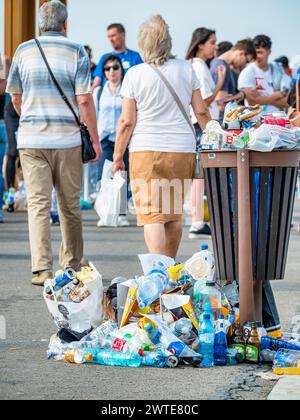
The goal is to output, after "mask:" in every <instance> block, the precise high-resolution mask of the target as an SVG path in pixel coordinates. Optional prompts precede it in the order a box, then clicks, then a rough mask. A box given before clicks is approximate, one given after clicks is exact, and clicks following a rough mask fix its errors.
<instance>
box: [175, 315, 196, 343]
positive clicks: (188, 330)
mask: <svg viewBox="0 0 300 420" xmlns="http://www.w3.org/2000/svg"><path fill="white" fill-rule="evenodd" d="M193 328H194V326H193V323H192V321H191V320H190V319H188V318H181V319H179V320H178V321H176V322H175V323H174V324H173V325H172V332H173V334H174V335H175V336H176V337H178V338H180V339H181V340H182V341H183V342H184V343H186V344H187V343H190V342H191V341H193V340H195V339H196V338H197V336H196V334H195V333H194V332H193Z"/></svg>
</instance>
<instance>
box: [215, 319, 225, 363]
mask: <svg viewBox="0 0 300 420" xmlns="http://www.w3.org/2000/svg"><path fill="white" fill-rule="evenodd" d="M227 349H228V346H227V335H226V331H225V318H224V316H223V315H221V316H220V318H219V321H218V325H217V328H216V334H215V344H214V360H215V365H216V366H226V364H227Z"/></svg>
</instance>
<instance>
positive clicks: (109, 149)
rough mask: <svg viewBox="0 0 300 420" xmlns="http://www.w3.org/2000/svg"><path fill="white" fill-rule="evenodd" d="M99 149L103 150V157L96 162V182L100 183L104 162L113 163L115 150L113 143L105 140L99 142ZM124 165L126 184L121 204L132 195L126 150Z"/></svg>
mask: <svg viewBox="0 0 300 420" xmlns="http://www.w3.org/2000/svg"><path fill="white" fill-rule="evenodd" d="M101 147H102V150H103V155H102V157H101V159H100V160H99V162H98V181H100V180H101V179H102V173H103V168H104V163H105V161H106V160H110V161H111V162H113V160H114V158H113V156H114V149H115V143H114V142H112V141H110V140H108V139H107V138H106V139H104V140H102V141H101ZM124 163H125V170H126V172H127V184H126V186H125V188H124V190H123V191H122V202H123V201H124V200H125V201H127V200H130V198H131V196H132V194H131V191H130V188H129V152H128V149H127V150H126V152H125V155H124ZM126 192H127V200H126V199H125V196H126ZM123 211H125V209H123Z"/></svg>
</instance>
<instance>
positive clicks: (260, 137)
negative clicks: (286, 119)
mask: <svg viewBox="0 0 300 420" xmlns="http://www.w3.org/2000/svg"><path fill="white" fill-rule="evenodd" d="M298 146H299V135H298V134H297V130H293V129H289V128H284V127H280V126H278V125H268V124H262V125H261V126H260V127H259V128H258V129H257V130H251V132H250V141H249V143H248V148H249V149H250V150H255V151H257V152H272V151H273V150H274V149H295V148H297V147H298Z"/></svg>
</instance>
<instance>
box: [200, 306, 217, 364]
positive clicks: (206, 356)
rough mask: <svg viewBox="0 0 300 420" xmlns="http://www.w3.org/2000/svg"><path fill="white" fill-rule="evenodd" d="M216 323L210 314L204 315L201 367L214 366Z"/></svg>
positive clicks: (201, 332)
mask: <svg viewBox="0 0 300 420" xmlns="http://www.w3.org/2000/svg"><path fill="white" fill-rule="evenodd" d="M214 339H215V334H214V324H213V322H212V321H211V317H210V315H208V314H207V315H204V320H203V322H202V324H201V325H200V330H199V343H200V346H199V353H200V354H202V356H203V361H202V363H201V365H200V366H201V367H213V366H214Z"/></svg>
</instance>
